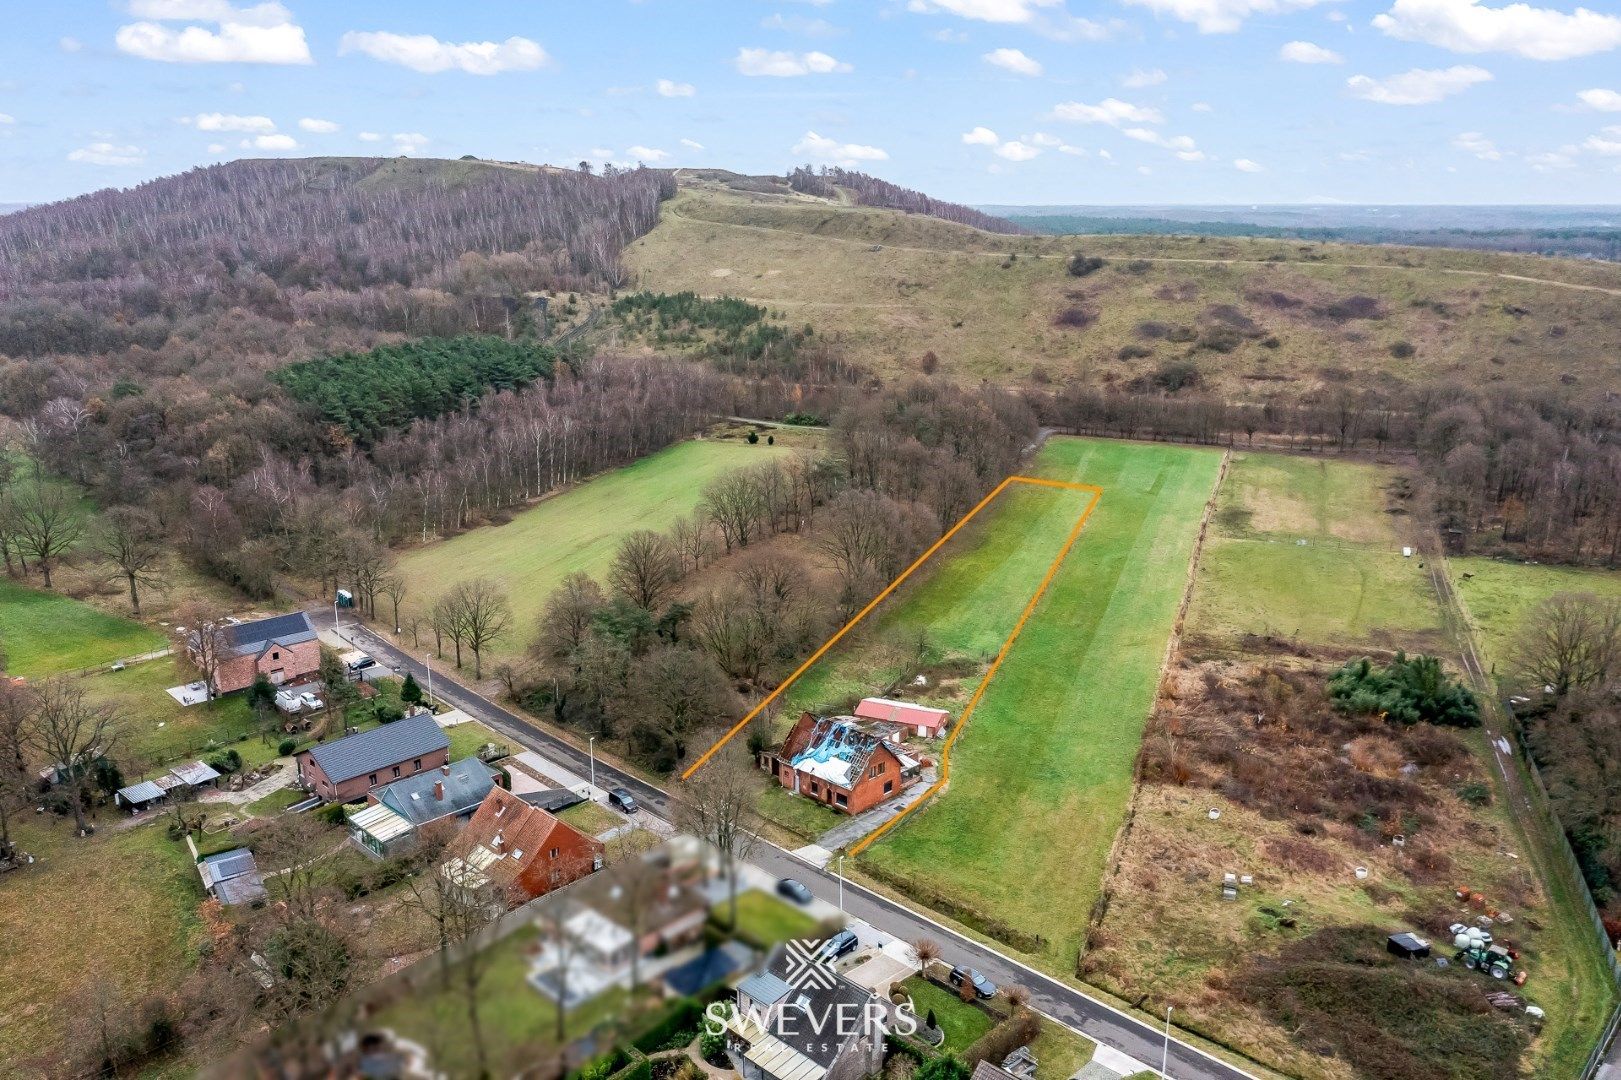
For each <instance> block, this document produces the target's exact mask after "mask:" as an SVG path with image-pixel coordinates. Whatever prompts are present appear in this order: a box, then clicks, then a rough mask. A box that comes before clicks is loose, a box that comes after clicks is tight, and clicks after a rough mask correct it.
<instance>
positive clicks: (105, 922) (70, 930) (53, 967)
mask: <svg viewBox="0 0 1621 1080" xmlns="http://www.w3.org/2000/svg"><path fill="white" fill-rule="evenodd" d="M28 818H29V819H32V818H33V815H32V814H30V815H28ZM103 825H104V827H103V828H102V830H101V831H99V832H97V833H96V834H95V835H93V836H91V837H89V838H88V839H84V840H80V839H77V838H75V837H74V836H73V835H72V822H71V821H67V822H64V821H60V820H57V819H55V818H41V819H39V820H38V821H34V820H24V821H23V822H22V824H21V826H20V827H19V826H17V825H15V824H14V826H13V827H14V828H15V829H16V830H17V839H18V841H19V843H20V844H21V845H22V846H23V848H24V849H25V850H27V851H29V852H31V853H32V854H33V855H34V856H35V858H37V859H38V860H39V862H38V863H37V864H35V865H34V866H32V867H30V868H28V869H26V870H21V871H17V872H15V873H12V874H7V875H6V876H5V877H4V878H3V879H0V936H3V938H4V940H5V942H6V946H5V956H6V959H5V966H6V970H8V971H10V972H12V973H13V975H14V977H12V978H6V979H0V1074H4V1075H7V1076H13V1075H15V1076H61V1075H66V1072H65V1071H63V1070H62V1069H61V1068H60V1067H53V1066H52V1064H51V1063H49V1062H42V1063H38V1064H37V1065H36V1067H33V1068H29V1067H25V1066H23V1065H22V1064H21V1062H22V1060H24V1059H25V1058H31V1057H32V1056H33V1055H36V1054H42V1053H43V1054H45V1055H47V1056H49V1055H50V1054H51V1053H52V1050H53V1049H58V1050H59V1049H60V1048H61V1047H62V1046H63V1045H64V1043H65V1040H66V1039H67V1037H68V1035H67V1033H68V1032H70V1031H72V1030H74V1025H75V1024H76V1023H77V1022H79V1020H80V1018H84V1019H88V1014H89V1010H90V1007H91V1004H92V1002H91V999H90V997H89V996H88V995H91V994H93V993H94V991H95V990H96V989H97V988H98V987H104V988H106V989H107V990H108V991H109V992H110V993H111V995H112V997H113V999H114V1001H116V1002H118V1003H119V1004H121V1005H123V1006H131V1007H133V1006H138V1005H139V1004H140V1002H141V1001H142V999H144V998H146V997H148V996H150V995H153V994H159V993H166V992H169V991H172V990H174V989H176V988H177V987H178V986H179V985H180V984H181V983H182V982H183V981H184V980H185V978H186V976H187V974H188V973H189V972H190V971H191V969H192V967H193V966H194V965H195V963H196V960H197V947H198V944H199V942H198V934H199V930H200V924H199V922H198V919H197V914H196V911H197V903H198V901H199V900H201V899H202V886H201V884H200V883H199V881H198V879H197V871H196V869H195V868H194V867H193V865H192V863H191V858H190V856H189V855H188V854H187V853H186V849H185V846H184V845H183V844H179V843H175V842H174V841H171V840H170V839H169V838H168V837H167V835H165V833H164V829H163V827H162V825H161V824H147V825H144V826H141V827H138V828H133V829H116V828H113V827H111V825H112V822H111V821H110V820H109V821H107V822H104V823H103ZM21 973H26V977H23V976H22V974H21ZM80 1034H81V1037H88V1035H89V1032H87V1031H85V1030H83V1029H82V1028H81V1029H80Z"/></svg>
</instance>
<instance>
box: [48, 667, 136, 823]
mask: <svg viewBox="0 0 1621 1080" xmlns="http://www.w3.org/2000/svg"><path fill="white" fill-rule="evenodd" d="M29 696H30V699H31V700H30V702H29V704H30V705H31V706H32V708H33V713H34V722H33V727H32V730H31V731H30V732H29V736H30V738H31V740H32V743H33V745H34V747H35V748H36V749H38V750H39V752H40V753H41V754H42V755H43V756H44V757H45V759H46V760H47V761H49V762H52V763H53V765H54V766H55V768H56V769H57V776H58V777H59V778H60V783H61V786H62V789H63V790H64V791H66V792H67V794H68V797H69V798H70V799H71V800H72V803H73V823H74V825H75V826H76V828H77V829H78V832H79V835H80V836H86V835H88V834H89V833H90V823H89V822H88V821H86V820H85V816H84V799H85V794H86V793H87V792H88V791H89V789H90V782H91V779H92V777H93V775H94V773H95V768H96V763H97V762H98V761H100V760H101V759H102V758H105V757H107V756H108V755H110V754H111V753H112V752H113V747H114V745H115V744H116V743H117V741H118V727H119V723H118V721H119V717H118V713H117V712H116V711H115V710H114V708H113V707H112V706H111V705H106V704H100V703H97V702H92V701H90V700H89V699H88V698H87V697H86V696H85V692H84V686H83V685H81V684H80V683H78V682H76V681H72V680H70V679H67V678H57V679H47V680H46V681H44V682H41V683H37V684H35V685H34V686H33V687H31V688H30V692H29Z"/></svg>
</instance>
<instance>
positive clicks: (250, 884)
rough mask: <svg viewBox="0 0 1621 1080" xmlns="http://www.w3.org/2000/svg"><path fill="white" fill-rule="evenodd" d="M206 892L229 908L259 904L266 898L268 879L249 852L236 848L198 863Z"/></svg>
mask: <svg viewBox="0 0 1621 1080" xmlns="http://www.w3.org/2000/svg"><path fill="white" fill-rule="evenodd" d="M197 872H198V873H199V874H201V875H202V879H203V888H204V889H205V890H206V891H207V892H208V894H209V895H210V896H212V897H214V898H215V899H217V900H218V901H219V902H220V903H222V904H224V905H225V906H226V907H233V906H235V905H237V904H256V903H260V902H262V901H263V900H264V898H265V886H264V879H263V878H262V877H260V875H259V864H258V862H257V861H255V859H254V857H253V852H251V851H249V850H248V849H247V848H232V849H231V850H230V851H222V852H220V853H219V854H217V855H208V856H205V857H203V858H201V859H199V860H198V861H197Z"/></svg>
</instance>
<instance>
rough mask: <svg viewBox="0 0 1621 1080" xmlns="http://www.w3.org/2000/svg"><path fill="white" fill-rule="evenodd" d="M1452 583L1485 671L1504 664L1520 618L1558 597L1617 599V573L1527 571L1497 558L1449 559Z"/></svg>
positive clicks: (1620, 586) (1620, 576) (1620, 588)
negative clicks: (1579, 595) (1583, 595)
mask: <svg viewBox="0 0 1621 1080" xmlns="http://www.w3.org/2000/svg"><path fill="white" fill-rule="evenodd" d="M1448 562H1449V563H1450V564H1451V567H1452V582H1453V585H1454V586H1455V587H1456V588H1457V590H1458V595H1459V596H1460V597H1461V598H1462V600H1463V602H1464V606H1465V607H1467V608H1468V611H1469V620H1470V622H1471V623H1472V624H1473V625H1474V628H1475V631H1476V636H1477V638H1478V639H1479V641H1480V645H1481V647H1482V648H1483V649H1484V650H1485V653H1486V655H1485V657H1484V658H1483V659H1484V661H1485V663H1486V665H1487V667H1488V669H1489V670H1492V671H1493V673H1496V671H1498V670H1502V668H1503V666H1504V665H1505V664H1506V663H1507V661H1508V658H1509V652H1510V645H1511V643H1512V642H1513V640H1514V635H1515V634H1516V633H1517V632H1518V630H1519V627H1520V625H1521V623H1522V622H1523V620H1524V619H1525V617H1526V616H1527V615H1529V614H1530V613H1531V612H1532V611H1533V610H1535V609H1536V606H1537V605H1538V604H1540V603H1542V602H1543V601H1544V600H1546V599H1548V598H1549V597H1550V596H1557V595H1558V594H1560V593H1592V594H1594V595H1596V596H1603V597H1618V596H1621V572H1617V571H1613V570H1589V569H1585V568H1582V567H1577V566H1533V565H1531V564H1529V563H1515V562H1503V561H1499V560H1497V559H1484V558H1462V559H1449V560H1448Z"/></svg>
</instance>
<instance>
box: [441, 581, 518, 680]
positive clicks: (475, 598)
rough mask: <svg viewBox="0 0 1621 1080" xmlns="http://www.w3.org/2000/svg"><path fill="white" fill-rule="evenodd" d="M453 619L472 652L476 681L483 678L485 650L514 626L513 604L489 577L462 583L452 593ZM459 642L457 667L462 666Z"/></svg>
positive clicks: (498, 585)
mask: <svg viewBox="0 0 1621 1080" xmlns="http://www.w3.org/2000/svg"><path fill="white" fill-rule="evenodd" d="M450 603H451V609H452V611H453V612H454V616H453V617H454V620H455V622H456V624H457V625H459V626H460V628H461V633H462V636H463V637H464V638H465V639H466V641H467V647H468V648H469V649H471V650H472V652H473V678H475V679H482V678H483V677H484V650H485V649H487V648H489V646H490V643H491V642H492V641H494V640H495V639H496V638H498V637H500V636H501V635H502V634H504V633H506V632H507V629H508V627H510V626H511V625H512V605H511V604H510V603H508V602H507V594H506V589H505V588H503V587H502V586H501V585H500V584H499V583H497V582H495V581H492V580H490V579H489V578H473V579H472V580H471V581H463V582H460V583H459V584H457V585H456V586H455V587H454V588H452V589H451V590H450ZM460 653H461V646H460V642H458V643H457V666H458V667H459V666H460V665H461V655H460Z"/></svg>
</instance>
